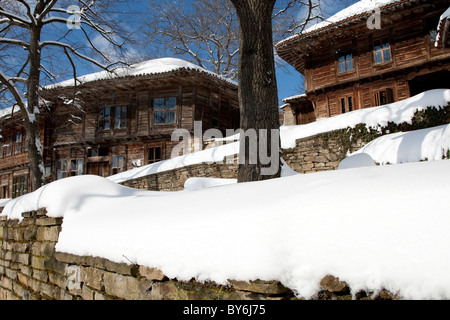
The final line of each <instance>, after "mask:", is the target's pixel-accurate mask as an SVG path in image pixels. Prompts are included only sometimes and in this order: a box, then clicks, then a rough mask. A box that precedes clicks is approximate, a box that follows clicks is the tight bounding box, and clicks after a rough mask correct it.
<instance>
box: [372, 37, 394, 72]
mask: <svg viewBox="0 0 450 320" xmlns="http://www.w3.org/2000/svg"><path fill="white" fill-rule="evenodd" d="M385 40H386V42H387V45H388V47H387V48H385V47H384V45H385ZM377 42H379V43H380V45H379V48H380V49H379V50H376V47H377V46H376V43H377ZM386 52H389V59H388V60H386V59H385V58H386V57H385V53H386ZM377 53H380V56H381V61H380V62H377ZM373 59H374V60H373V61H374V64H375V65H380V64H383V63H388V62H391V61H392V60H393V57H392V47H391V40H390V39H389V37H382V38H377V39H375V40H373Z"/></svg>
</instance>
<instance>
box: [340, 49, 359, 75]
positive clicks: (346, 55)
mask: <svg viewBox="0 0 450 320" xmlns="http://www.w3.org/2000/svg"><path fill="white" fill-rule="evenodd" d="M349 56H350V57H349ZM342 58H343V59H342ZM349 61H351V69H349V68H348V66H349ZM342 63H343V64H342ZM337 64H338V73H339V74H342V73H346V72H352V71H355V60H354V58H353V52H349V51H347V52H343V53H340V54H339V55H338V60H337ZM341 65H343V66H344V70H343V71H342V70H341Z"/></svg>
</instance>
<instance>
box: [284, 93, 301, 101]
mask: <svg viewBox="0 0 450 320" xmlns="http://www.w3.org/2000/svg"><path fill="white" fill-rule="evenodd" d="M297 99H306V93H302V94H297V95H295V96H291V97H287V98H284V99H283V102H288V101H292V100H297Z"/></svg>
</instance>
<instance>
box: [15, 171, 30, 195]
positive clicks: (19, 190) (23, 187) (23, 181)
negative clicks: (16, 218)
mask: <svg viewBox="0 0 450 320" xmlns="http://www.w3.org/2000/svg"><path fill="white" fill-rule="evenodd" d="M27 180H28V177H27V176H20V177H14V178H13V198H17V197H20V196H23V195H24V194H26V193H27Z"/></svg>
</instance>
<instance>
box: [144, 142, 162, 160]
mask: <svg viewBox="0 0 450 320" xmlns="http://www.w3.org/2000/svg"><path fill="white" fill-rule="evenodd" d="M157 149H159V157H157V156H156V155H157V152H156V150H157ZM152 154H153V157H152V159H150V156H151V155H152ZM162 160H163V147H162V145H151V146H148V147H147V155H146V161H147V164H152V163H157V162H159V161H162Z"/></svg>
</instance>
